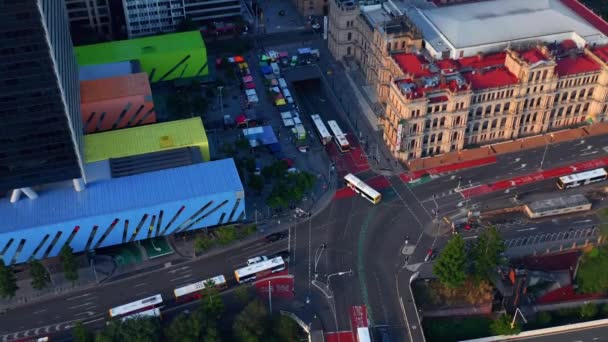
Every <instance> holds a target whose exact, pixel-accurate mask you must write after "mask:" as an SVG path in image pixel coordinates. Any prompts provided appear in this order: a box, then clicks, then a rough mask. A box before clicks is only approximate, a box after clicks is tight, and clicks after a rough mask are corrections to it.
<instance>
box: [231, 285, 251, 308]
mask: <svg viewBox="0 0 608 342" xmlns="http://www.w3.org/2000/svg"><path fill="white" fill-rule="evenodd" d="M234 296H235V297H236V299H237V300H238V301H239V303H241V304H243V305H244V304H247V302H249V299H251V294H250V293H249V287H248V286H246V285H241V286H238V287H237V288H236V289H234Z"/></svg>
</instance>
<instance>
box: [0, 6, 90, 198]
mask: <svg viewBox="0 0 608 342" xmlns="http://www.w3.org/2000/svg"><path fill="white" fill-rule="evenodd" d="M0 56H2V57H1V58H0V193H5V192H6V191H8V190H11V189H17V192H19V190H18V189H23V191H24V192H25V193H26V194H28V196H30V197H32V195H31V194H32V189H31V188H30V187H32V186H36V185H39V184H45V183H51V182H57V181H64V180H70V179H74V180H80V179H82V178H83V174H84V173H83V162H82V135H83V133H82V120H81V115H80V94H79V82H78V68H77V66H76V58H75V57H74V51H73V50H72V41H71V39H70V31H69V30H68V17H67V14H66V8H65V3H64V0H0ZM75 184H76V185H78V189H79V188H80V186H81V185H82V182H81V181H76V182H75ZM34 196H35V194H34Z"/></svg>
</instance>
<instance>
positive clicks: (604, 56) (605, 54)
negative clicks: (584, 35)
mask: <svg viewBox="0 0 608 342" xmlns="http://www.w3.org/2000/svg"><path fill="white" fill-rule="evenodd" d="M593 53H594V54H595V55H596V56H598V57H599V58H600V59H601V60H602V61H604V62H606V63H608V45H605V46H601V47H598V48H595V49H593Z"/></svg>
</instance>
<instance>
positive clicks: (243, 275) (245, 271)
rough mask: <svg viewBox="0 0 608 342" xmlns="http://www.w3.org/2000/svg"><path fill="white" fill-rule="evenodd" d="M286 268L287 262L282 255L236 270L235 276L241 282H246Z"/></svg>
mask: <svg viewBox="0 0 608 342" xmlns="http://www.w3.org/2000/svg"><path fill="white" fill-rule="evenodd" d="M283 270H285V262H284V261H283V258H281V257H280V256H278V257H276V258H272V259H269V260H266V261H260V262H257V263H255V264H251V265H249V266H247V267H243V268H239V269H238V270H235V271H234V277H235V278H236V281H238V282H239V283H241V284H242V283H246V282H248V281H253V280H255V279H257V278H263V277H266V276H268V275H270V274H273V273H277V272H281V271H283Z"/></svg>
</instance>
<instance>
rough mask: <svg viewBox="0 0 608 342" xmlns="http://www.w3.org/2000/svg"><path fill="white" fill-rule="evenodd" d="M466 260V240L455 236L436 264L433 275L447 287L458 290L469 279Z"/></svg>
mask: <svg viewBox="0 0 608 342" xmlns="http://www.w3.org/2000/svg"><path fill="white" fill-rule="evenodd" d="M466 260H467V255H466V253H465V249H464V240H463V239H462V237H461V236H460V235H459V234H458V235H454V237H452V239H450V241H449V242H448V244H447V245H446V246H445V248H444V249H443V250H442V251H441V253H440V254H439V257H438V258H437V261H436V262H435V263H434V265H433V273H434V274H435V275H436V276H437V277H438V278H439V281H440V282H441V283H442V284H444V285H445V286H447V287H449V288H458V287H460V286H462V284H464V281H465V279H466V278H467V274H466V271H465V267H466Z"/></svg>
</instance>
